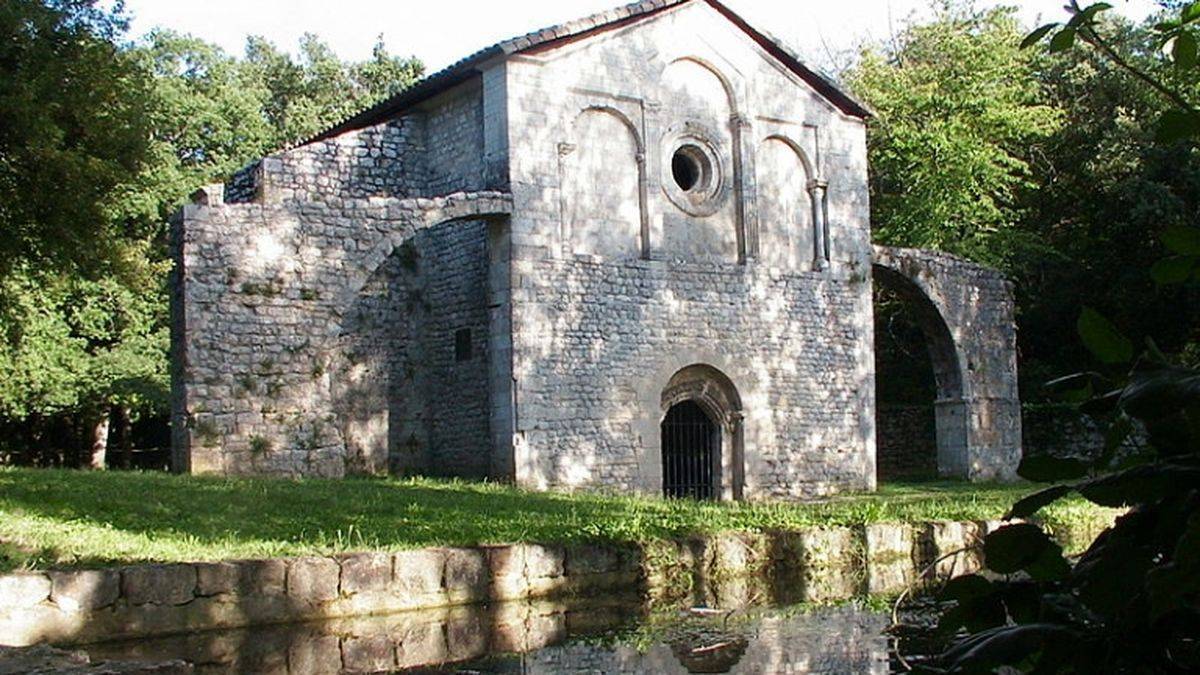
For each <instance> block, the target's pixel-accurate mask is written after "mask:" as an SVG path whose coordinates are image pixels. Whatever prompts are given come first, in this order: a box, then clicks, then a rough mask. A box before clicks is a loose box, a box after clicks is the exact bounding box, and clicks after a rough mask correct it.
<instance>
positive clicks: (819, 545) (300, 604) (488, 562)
mask: <svg viewBox="0 0 1200 675" xmlns="http://www.w3.org/2000/svg"><path fill="white" fill-rule="evenodd" d="M998 526H999V524H998V523H995V522H987V523H974V522H965V523H954V522H941V523H926V524H923V525H899V524H872V525H869V526H866V527H853V528H851V527H828V528H808V529H802V530H796V531H781V532H769V533H761V534H756V533H736V532H728V533H722V534H717V535H711V536H696V537H690V538H688V539H685V540H679V541H657V542H649V543H646V544H643V545H641V546H634V545H630V544H612V545H603V544H579V545H571V546H549V545H540V544H515V545H502V546H481V547H474V548H431V549H422V550H413V551H400V552H396V553H383V552H364V553H349V554H339V555H335V556H307V557H302V558H290V559H272V560H234V561H223V562H200V563H175V564H145V565H129V566H124V567H119V568H114V569H105V570H77V571H53V572H17V573H13V574H7V575H0V645H12V646H25V645H31V644H37V643H42V642H51V643H56V644H83V643H88V642H98V641H104V640H112V639H119V638H120V639H126V638H144V637H151V636H160V635H170V634H175V633H184V632H189V631H196V630H208V629H227V628H239V627H247V626H255V625H262V624H268V623H287V622H295V621H308V620H319V619H330V618H341V617H353V616H365V615H371V614H387V613H393V612H398V611H404V610H412V609H429V608H436V607H450V606H456V605H471V604H481V603H487V602H491V601H495V600H517V599H525V598H553V597H555V596H561V595H568V594H576V595H584V594H593V595H594V594H603V593H608V592H612V591H618V590H619V591H626V592H628V591H633V590H638V591H642V592H647V593H650V594H652V595H663V596H670V595H673V594H680V593H686V592H690V590H691V589H693V588H696V587H698V586H705V587H712V586H713V585H718V586H723V588H722V589H720V592H717V594H716V595H715V596H714V597H715V598H716V600H717V601H719V602H721V603H722V605H724V604H726V603H732V604H736V603H742V602H750V601H752V599H753V598H761V597H762V593H763V592H766V591H764V589H766V588H767V586H769V585H771V584H774V585H776V586H780V585H782V586H786V587H788V588H790V589H794V590H799V591H801V595H800V596H799V599H801V600H815V601H820V600H833V599H844V598H848V597H851V596H854V595H858V594H861V593H863V592H870V593H897V592H900V591H902V590H903V589H904V588H907V587H908V586H909V585H911V584H913V583H915V582H916V581H918V577H919V575H920V574H921V573H922V571H923V570H925V569H926V568H927V567H928V568H930V569H931V571H932V572H933V574H932V575H931V576H933V577H935V578H945V577H947V576H951V575H958V574H964V573H968V572H973V571H975V570H977V569H978V568H979V567H980V564H981V560H980V555H979V554H978V553H977V552H973V551H968V552H965V553H958V554H954V555H950V554H953V553H954V552H956V551H959V550H960V549H964V548H971V547H972V546H973V545H975V544H977V543H978V542H979V540H980V538H981V536H982V535H983V534H986V533H987V532H990V531H992V530H994V529H995V528H996V527H998ZM943 557H944V559H942V560H940V561H938V559H939V558H943ZM935 561H938V562H937V563H936V564H935ZM352 649H353V654H352V655H351V657H352V659H353V660H354V661H355V662H358V661H359V660H361V661H362V663H363V664H370V663H372V659H373V658H374V657H373V656H372V654H373V652H374V646H373V645H370V644H361V645H357V644H356V645H353V646H352Z"/></svg>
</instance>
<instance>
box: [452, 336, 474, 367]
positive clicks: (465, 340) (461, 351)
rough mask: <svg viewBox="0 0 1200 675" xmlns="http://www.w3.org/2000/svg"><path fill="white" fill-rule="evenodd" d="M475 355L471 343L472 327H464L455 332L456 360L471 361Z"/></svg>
mask: <svg viewBox="0 0 1200 675" xmlns="http://www.w3.org/2000/svg"><path fill="white" fill-rule="evenodd" d="M474 355H475V353H474V349H473V345H472V344H471V329H470V328H462V329H460V330H458V331H456V332H455V333H454V360H455V361H470V360H471V357H473V356H474Z"/></svg>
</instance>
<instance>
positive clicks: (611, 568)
mask: <svg viewBox="0 0 1200 675" xmlns="http://www.w3.org/2000/svg"><path fill="white" fill-rule="evenodd" d="M619 564H620V555H619V554H618V553H617V551H615V550H613V549H612V548H610V547H605V546H588V545H584V546H571V547H568V548H567V555H566V565H565V569H566V573H567V575H568V576H584V575H589V574H604V573H606V572H615V571H616V570H617V568H618V565H619Z"/></svg>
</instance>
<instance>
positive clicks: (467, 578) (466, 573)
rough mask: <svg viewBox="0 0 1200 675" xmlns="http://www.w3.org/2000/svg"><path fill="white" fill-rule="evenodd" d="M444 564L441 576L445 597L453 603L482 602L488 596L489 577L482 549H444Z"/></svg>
mask: <svg viewBox="0 0 1200 675" xmlns="http://www.w3.org/2000/svg"><path fill="white" fill-rule="evenodd" d="M445 553H446V566H445V569H444V572H443V576H442V583H443V587H444V589H445V591H446V594H447V597H448V599H449V600H450V602H453V603H473V602H483V601H484V600H487V597H488V587H489V584H490V581H491V579H490V578H489V575H488V572H489V570H488V564H487V554H486V553H485V552H484V551H483V550H482V549H474V548H450V549H445Z"/></svg>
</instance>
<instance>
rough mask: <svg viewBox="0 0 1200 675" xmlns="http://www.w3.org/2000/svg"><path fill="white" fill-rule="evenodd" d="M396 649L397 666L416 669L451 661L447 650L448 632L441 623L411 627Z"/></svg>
mask: <svg viewBox="0 0 1200 675" xmlns="http://www.w3.org/2000/svg"><path fill="white" fill-rule="evenodd" d="M398 645H399V646H397V647H396V666H397V667H399V668H402V669H403V668H416V667H420V666H428V665H429V664H431V663H443V662H445V661H448V660H449V651H448V650H447V649H446V632H445V630H444V629H443V626H442V624H441V623H423V624H417V625H413V626H410V627H409V628H408V629H407V630H406V631H405V632H404V635H403V636H402V637H401V639H400V640H399V641H398Z"/></svg>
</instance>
